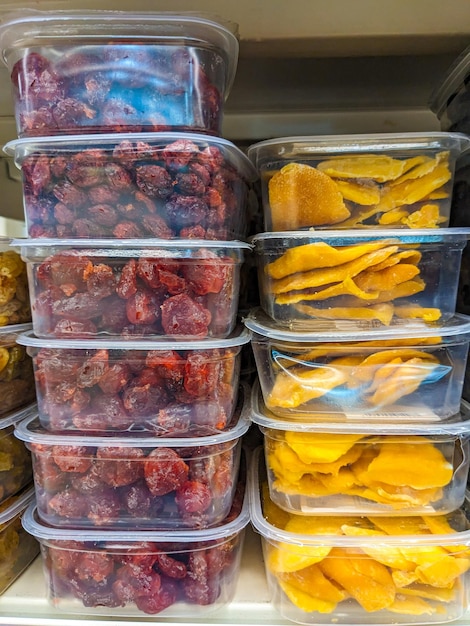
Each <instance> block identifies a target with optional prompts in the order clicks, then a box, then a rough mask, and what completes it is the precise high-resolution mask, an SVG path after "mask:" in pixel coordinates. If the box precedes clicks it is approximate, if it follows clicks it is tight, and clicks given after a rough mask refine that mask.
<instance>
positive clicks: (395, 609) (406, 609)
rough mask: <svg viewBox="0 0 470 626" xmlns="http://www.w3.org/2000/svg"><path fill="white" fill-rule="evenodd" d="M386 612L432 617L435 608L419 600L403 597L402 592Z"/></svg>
mask: <svg viewBox="0 0 470 626" xmlns="http://www.w3.org/2000/svg"><path fill="white" fill-rule="evenodd" d="M388 610H389V611H391V612H392V613H400V614H401V615H433V614H434V613H436V608H435V607H433V606H431V605H430V604H428V603H427V602H425V601H424V600H422V599H421V598H407V597H404V596H403V595H402V590H400V593H399V594H398V595H397V597H396V598H395V601H394V603H393V604H391V605H390V606H389V607H388Z"/></svg>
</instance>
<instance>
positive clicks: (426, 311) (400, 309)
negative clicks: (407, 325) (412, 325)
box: [395, 304, 442, 322]
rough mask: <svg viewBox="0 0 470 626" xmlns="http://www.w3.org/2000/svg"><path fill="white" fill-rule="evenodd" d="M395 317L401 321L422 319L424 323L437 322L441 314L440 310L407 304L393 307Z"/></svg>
mask: <svg viewBox="0 0 470 626" xmlns="http://www.w3.org/2000/svg"><path fill="white" fill-rule="evenodd" d="M395 315H396V316H397V317H399V318H401V319H422V320H424V321H425V322H437V320H439V319H440V318H441V316H442V313H441V311H440V309H435V308H432V307H422V306H418V305H412V304H409V305H401V306H395Z"/></svg>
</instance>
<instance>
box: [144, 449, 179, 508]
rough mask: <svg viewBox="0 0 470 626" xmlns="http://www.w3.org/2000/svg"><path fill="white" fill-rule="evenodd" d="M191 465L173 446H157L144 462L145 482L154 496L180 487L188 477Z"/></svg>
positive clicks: (162, 494)
mask: <svg viewBox="0 0 470 626" xmlns="http://www.w3.org/2000/svg"><path fill="white" fill-rule="evenodd" d="M188 473H189V467H188V465H187V464H186V463H185V462H184V461H183V459H182V458H181V457H180V456H179V455H178V454H177V453H176V452H175V451H174V450H172V449H171V448H155V449H154V450H152V452H150V454H149V455H148V456H147V458H146V460H145V462H144V475H145V482H146V483H147V486H148V488H149V490H150V493H151V494H152V495H154V496H164V495H165V494H167V493H170V492H172V491H174V490H175V489H178V487H180V486H181V485H182V484H183V483H184V482H185V481H186V480H187V478H188Z"/></svg>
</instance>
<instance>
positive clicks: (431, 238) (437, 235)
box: [250, 138, 470, 252]
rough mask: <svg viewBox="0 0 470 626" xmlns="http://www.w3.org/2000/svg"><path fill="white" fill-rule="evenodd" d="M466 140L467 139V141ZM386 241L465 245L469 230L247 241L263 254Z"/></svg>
mask: <svg viewBox="0 0 470 626" xmlns="http://www.w3.org/2000/svg"><path fill="white" fill-rule="evenodd" d="M469 139H470V138H469ZM383 239H386V240H387V243H391V244H393V243H396V244H416V243H420V244H434V243H442V244H452V243H463V244H465V242H466V241H468V239H470V228H439V229H438V230H437V229H429V228H414V229H412V230H396V229H383V230H382V229H381V230H375V229H374V230H341V231H338V230H322V231H315V230H308V231H307V230H293V231H286V232H282V233H274V232H267V233H259V234H257V235H255V236H254V237H252V238H251V240H250V241H251V243H252V244H253V245H254V247H255V248H254V249H255V252H265V251H266V250H268V251H269V250H270V249H271V248H273V249H276V250H277V251H279V252H280V251H281V250H282V249H284V248H290V247H294V246H301V245H305V244H308V243H315V242H318V241H322V242H324V243H327V244H329V245H333V246H350V245H353V244H355V243H358V241H359V242H361V243H362V242H363V241H377V240H383Z"/></svg>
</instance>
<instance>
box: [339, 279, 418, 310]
mask: <svg viewBox="0 0 470 626" xmlns="http://www.w3.org/2000/svg"><path fill="white" fill-rule="evenodd" d="M425 287H426V285H425V283H424V281H423V280H422V279H421V278H419V277H417V278H414V279H413V280H407V281H405V282H404V283H400V284H399V285H396V286H395V287H393V288H392V289H390V290H388V291H381V292H380V293H379V295H378V296H377V298H376V299H375V300H374V304H381V303H383V302H391V301H392V300H396V299H398V298H406V297H408V296H414V295H415V294H417V293H419V292H420V291H424V288H425ZM358 304H363V302H362V301H361V300H359V299H358V298H354V297H353V296H349V297H345V298H344V299H343V300H342V305H343V306H355V305H358Z"/></svg>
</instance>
